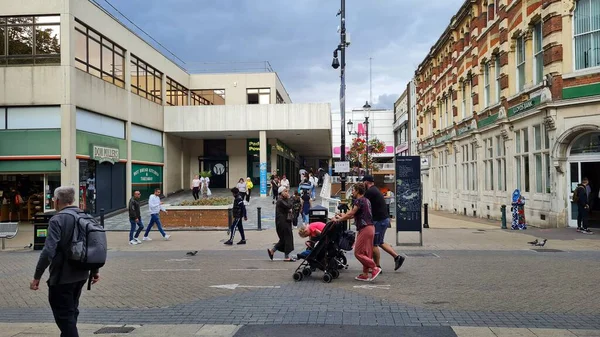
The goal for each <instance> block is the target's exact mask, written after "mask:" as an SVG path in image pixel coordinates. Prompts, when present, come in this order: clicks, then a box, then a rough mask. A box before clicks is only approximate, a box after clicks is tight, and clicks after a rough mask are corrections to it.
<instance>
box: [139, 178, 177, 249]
mask: <svg viewBox="0 0 600 337" xmlns="http://www.w3.org/2000/svg"><path fill="white" fill-rule="evenodd" d="M148 208H149V209H150V223H149V224H148V228H146V233H145V234H144V238H143V240H144V241H152V239H150V238H149V237H148V234H150V230H151V229H152V226H153V225H154V224H156V227H157V228H158V231H159V232H160V234H161V235H162V236H163V239H165V240H169V238H171V235H167V234H166V233H165V231H164V230H163V228H162V223H161V222H160V212H161V211H162V212H165V213H167V210H166V209H165V208H164V207H163V206H162V202H161V201H160V188H157V189H155V190H154V194H152V195H151V196H150V199H148Z"/></svg>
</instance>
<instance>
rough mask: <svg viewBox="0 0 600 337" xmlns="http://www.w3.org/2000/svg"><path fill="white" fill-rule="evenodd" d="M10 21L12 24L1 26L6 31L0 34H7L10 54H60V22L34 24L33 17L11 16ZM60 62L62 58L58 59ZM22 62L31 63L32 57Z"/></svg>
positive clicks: (0, 35) (1, 35)
mask: <svg viewBox="0 0 600 337" xmlns="http://www.w3.org/2000/svg"><path fill="white" fill-rule="evenodd" d="M9 23H10V24H11V26H4V27H0V28H2V30H1V31H2V32H3V33H4V34H0V37H2V38H4V35H6V41H7V42H8V48H7V49H8V50H7V51H8V56H11V55H14V56H28V55H31V56H33V55H34V54H35V55H59V54H60V35H59V32H60V25H59V24H58V23H57V24H56V25H34V24H33V18H31V17H15V18H9ZM12 24H15V25H12ZM34 34H35V46H34ZM3 42H4V41H3ZM2 45H4V43H2ZM34 48H35V50H34ZM2 52H3V51H2ZM58 62H60V59H58ZM13 63H20V62H13ZM22 63H24V64H27V63H31V59H23V60H22Z"/></svg>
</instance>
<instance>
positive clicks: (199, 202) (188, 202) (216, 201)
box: [176, 198, 233, 206]
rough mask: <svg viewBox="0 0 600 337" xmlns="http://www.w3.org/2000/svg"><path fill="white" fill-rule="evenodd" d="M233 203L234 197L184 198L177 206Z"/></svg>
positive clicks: (225, 204) (226, 204)
mask: <svg viewBox="0 0 600 337" xmlns="http://www.w3.org/2000/svg"><path fill="white" fill-rule="evenodd" d="M231 203H233V200H232V198H206V199H202V198H201V199H198V200H184V201H182V202H181V203H180V204H179V205H176V206H228V205H231Z"/></svg>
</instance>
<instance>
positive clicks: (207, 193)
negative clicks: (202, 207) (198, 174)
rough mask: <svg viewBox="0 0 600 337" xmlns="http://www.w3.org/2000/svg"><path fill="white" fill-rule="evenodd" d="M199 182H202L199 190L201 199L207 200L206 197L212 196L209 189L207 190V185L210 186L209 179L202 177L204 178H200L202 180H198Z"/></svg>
mask: <svg viewBox="0 0 600 337" xmlns="http://www.w3.org/2000/svg"><path fill="white" fill-rule="evenodd" d="M200 180H201V182H202V187H201V189H202V197H203V198H208V197H210V195H211V194H212V193H211V192H210V188H209V185H210V178H209V177H204V178H202V179H200Z"/></svg>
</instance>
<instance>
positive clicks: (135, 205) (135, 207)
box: [129, 191, 144, 245]
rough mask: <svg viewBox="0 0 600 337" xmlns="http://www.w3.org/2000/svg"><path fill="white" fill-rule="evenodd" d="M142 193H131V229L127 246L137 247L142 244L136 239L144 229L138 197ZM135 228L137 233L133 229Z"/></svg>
mask: <svg viewBox="0 0 600 337" xmlns="http://www.w3.org/2000/svg"><path fill="white" fill-rule="evenodd" d="M141 195H142V193H140V191H135V192H133V196H132V197H131V200H129V223H130V224H131V229H130V230H129V244H130V245H139V244H140V243H142V241H140V239H138V237H139V236H140V233H141V232H142V230H143V229H144V224H143V223H142V212H141V211H140V202H139V200H140V196H141ZM136 227H137V231H136V230H135V228H136Z"/></svg>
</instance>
